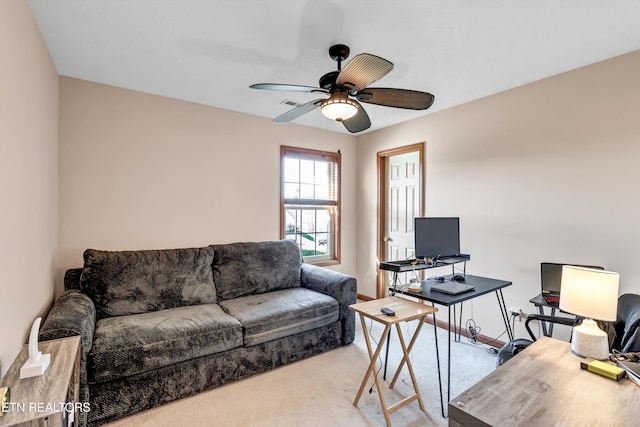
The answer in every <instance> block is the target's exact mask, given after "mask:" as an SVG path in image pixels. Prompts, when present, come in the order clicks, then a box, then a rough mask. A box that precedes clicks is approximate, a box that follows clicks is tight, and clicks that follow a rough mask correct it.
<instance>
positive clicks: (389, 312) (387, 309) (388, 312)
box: [380, 307, 396, 316]
mask: <svg viewBox="0 0 640 427" xmlns="http://www.w3.org/2000/svg"><path fill="white" fill-rule="evenodd" d="M380 311H382V312H383V313H384V314H386V315H387V316H395V315H396V312H395V311H393V310H391V309H390V308H387V307H382V310H380Z"/></svg>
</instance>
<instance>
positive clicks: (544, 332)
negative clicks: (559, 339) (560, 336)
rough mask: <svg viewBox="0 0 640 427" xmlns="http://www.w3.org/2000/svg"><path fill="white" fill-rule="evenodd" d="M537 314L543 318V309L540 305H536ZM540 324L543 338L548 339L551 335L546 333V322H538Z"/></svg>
mask: <svg viewBox="0 0 640 427" xmlns="http://www.w3.org/2000/svg"><path fill="white" fill-rule="evenodd" d="M537 307H538V314H539V315H541V316H544V309H543V308H542V306H541V305H538V306H537ZM540 324H541V325H542V335H544V336H545V337H550V336H551V334H548V333H547V322H540Z"/></svg>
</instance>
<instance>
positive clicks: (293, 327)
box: [220, 288, 339, 347]
mask: <svg viewBox="0 0 640 427" xmlns="http://www.w3.org/2000/svg"><path fill="white" fill-rule="evenodd" d="M220 307H222V309H223V310H224V311H226V312H227V313H229V314H230V315H231V316H233V317H235V318H236V319H238V320H239V321H240V323H242V326H243V327H244V345H245V346H247V347H248V346H253V345H256V344H260V343H263V342H266V341H271V340H275V339H277V338H282V337H286V336H289V335H293V334H297V333H299V332H305V331H309V330H311V329H315V328H319V327H321V326H325V325H328V324H330V323H333V322H336V321H337V320H338V311H339V306H338V301H336V300H335V299H333V298H331V297H330V296H328V295H325V294H321V293H319V292H315V291H312V290H309V289H306V288H292V289H283V290H279V291H273V292H267V293H264V294H258V295H249V296H244V297H239V298H234V299H230V300H225V301H222V302H220Z"/></svg>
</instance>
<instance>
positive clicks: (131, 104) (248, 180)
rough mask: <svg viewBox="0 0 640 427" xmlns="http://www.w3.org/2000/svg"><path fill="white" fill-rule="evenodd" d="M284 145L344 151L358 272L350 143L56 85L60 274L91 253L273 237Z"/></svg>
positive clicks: (173, 103) (110, 91)
mask: <svg viewBox="0 0 640 427" xmlns="http://www.w3.org/2000/svg"><path fill="white" fill-rule="evenodd" d="M280 145H292V146H299V147H307V148H315V149H326V150H330V151H336V150H341V152H342V161H343V165H342V171H343V182H342V198H343V201H344V202H343V215H342V230H343V231H342V239H343V246H342V263H341V265H338V266H335V267H334V269H335V270H338V271H342V272H345V273H349V274H352V275H355V272H356V268H355V248H354V246H355V222H356V221H355V213H356V208H355V165H356V146H355V137H352V136H350V135H339V134H336V133H332V132H324V131H322V130H318V129H312V128H308V127H303V126H299V125H295V124H285V125H274V124H273V123H271V121H270V120H268V119H264V118H258V117H255V116H249V115H246V114H240V113H235V112H231V111H226V110H221V109H217V108H212V107H206V106H202V105H197V104H193V103H188V102H182V101H178V100H175V99H169V98H163V97H159V96H153V95H148V94H144V93H140V92H134V91H130V90H125V89H119V88H115V87H111V86H105V85H100V84H95V83H90V82H87V81H82V80H77V79H72V78H67V77H61V78H60V262H59V267H60V274H62V272H63V270H65V269H67V268H69V267H76V266H82V252H83V251H84V249H86V248H89V247H91V248H97V249H107V250H125V249H142V248H149V249H151V248H172V247H190V246H197V245H208V244H212V243H225V242H234V241H260V240H270V239H278V238H279V230H280V225H279V218H280V207H279V201H280V184H279V183H280Z"/></svg>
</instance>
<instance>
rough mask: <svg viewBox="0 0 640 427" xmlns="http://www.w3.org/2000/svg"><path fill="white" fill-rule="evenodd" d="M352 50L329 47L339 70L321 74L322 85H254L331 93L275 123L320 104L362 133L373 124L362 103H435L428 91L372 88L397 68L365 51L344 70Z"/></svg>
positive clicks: (417, 106)
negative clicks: (371, 85) (344, 63)
mask: <svg viewBox="0 0 640 427" xmlns="http://www.w3.org/2000/svg"><path fill="white" fill-rule="evenodd" d="M349 53H350V49H349V47H348V46H345V45H343V44H336V45H333V46H331V47H330V48H329V56H330V57H331V59H333V60H334V61H336V62H337V63H338V70H337V71H330V72H328V73H327V74H325V75H323V76H322V77H320V81H319V87H312V86H299V85H290V84H279V83H257V84H254V85H251V86H250V87H251V88H252V89H267V90H282V91H292V92H308V93H322V94H328V95H329V98H326V99H316V100H313V101H311V102H307V103H306V104H302V105H299V106H298V107H296V108H294V109H292V110H289V111H287V112H286V113H284V114H282V115H280V116H278V117H276V118H275V119H273V122H274V123H286V122H289V121H291V120H294V119H297V118H298V117H300V116H302V115H303V114H306V113H309V112H311V111H313V110H315V109H316V108H318V107H319V108H320V109H321V111H322V114H324V115H325V116H326V117H328V118H330V119H333V120H336V121H339V122H342V124H343V125H344V127H345V128H347V130H348V131H349V132H351V133H357V132H362V131H363V130H366V129H368V128H369V127H370V126H371V120H370V119H369V115H368V114H367V112H366V111H365V110H364V108H363V107H362V105H361V104H360V102H365V103H368V104H376V105H382V106H385V107H395V108H405V109H409V110H426V109H427V108H429V107H431V104H433V100H434V96H433V95H432V94H430V93H427V92H419V91H416V90H408V89H393V88H372V87H368V86H369V85H370V84H372V83H373V82H375V81H377V80H379V79H381V78H382V77H384V76H386V75H387V73H389V72H390V71H391V70H393V63H391V62H389V61H387V60H386V59H384V58H380V57H379V56H376V55H371V54H369V53H361V54H359V55H356V56H354V57H353V59H352V60H351V61H349V62H348V63H347V64H346V65H345V67H344V69H342V61H344V60H345V59H347V58H348V57H349ZM358 101H360V102H358Z"/></svg>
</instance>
